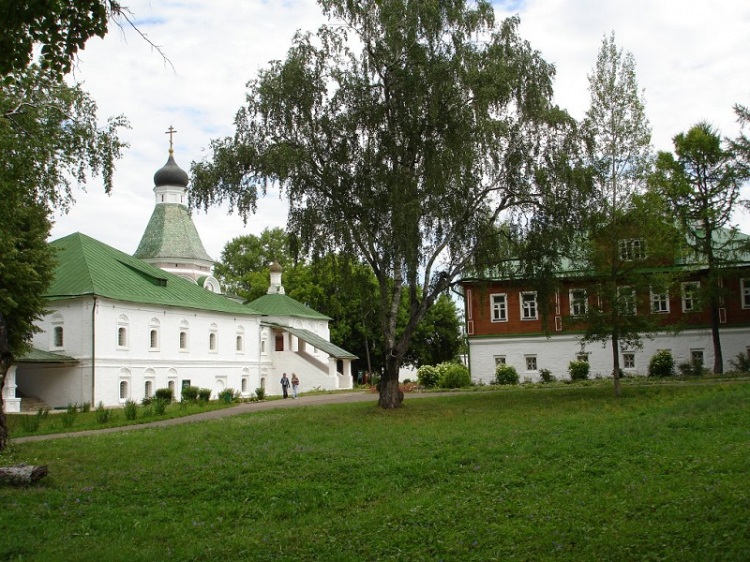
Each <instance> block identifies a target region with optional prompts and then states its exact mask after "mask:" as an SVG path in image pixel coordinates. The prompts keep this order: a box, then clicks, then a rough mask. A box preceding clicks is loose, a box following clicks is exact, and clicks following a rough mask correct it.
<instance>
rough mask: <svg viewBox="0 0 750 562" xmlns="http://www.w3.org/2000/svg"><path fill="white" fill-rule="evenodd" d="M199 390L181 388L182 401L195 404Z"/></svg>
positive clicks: (193, 387)
mask: <svg viewBox="0 0 750 562" xmlns="http://www.w3.org/2000/svg"><path fill="white" fill-rule="evenodd" d="M199 391H200V389H199V388H198V387H197V386H185V387H183V388H182V401H183V402H185V401H188V402H195V401H196V400H198V392H199Z"/></svg>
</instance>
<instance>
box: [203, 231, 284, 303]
mask: <svg viewBox="0 0 750 562" xmlns="http://www.w3.org/2000/svg"><path fill="white" fill-rule="evenodd" d="M273 262H276V263H278V264H279V265H281V267H282V268H284V269H287V268H289V267H290V266H291V265H292V263H293V262H292V257H291V251H290V243H289V237H288V235H287V233H286V232H285V231H284V229H282V228H272V229H268V228H266V229H265V230H263V232H261V233H260V236H255V235H254V234H246V235H244V236H238V237H237V238H234V239H233V240H231V241H229V242H228V243H227V245H226V246H224V250H223V251H222V253H221V261H220V262H219V263H217V264H216V265H215V266H214V275H216V278H217V279H218V280H219V282H220V283H221V284H222V285H223V286H224V288H225V290H226V291H227V292H229V293H234V294H236V295H238V296H241V297H243V298H244V299H246V300H254V299H257V298H258V297H260V296H262V295H264V294H265V293H266V291H267V290H268V279H269V272H270V265H271V264H272V263H273Z"/></svg>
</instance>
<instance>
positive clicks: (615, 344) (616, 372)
mask: <svg viewBox="0 0 750 562" xmlns="http://www.w3.org/2000/svg"><path fill="white" fill-rule="evenodd" d="M612 380H613V381H614V386H615V398H619V397H620V338H619V336H618V334H617V332H613V333H612Z"/></svg>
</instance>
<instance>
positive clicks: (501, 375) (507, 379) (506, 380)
mask: <svg viewBox="0 0 750 562" xmlns="http://www.w3.org/2000/svg"><path fill="white" fill-rule="evenodd" d="M519 380H521V379H520V377H519V376H518V371H516V368H515V367H513V366H512V365H506V364H504V363H503V364H500V365H498V366H497V367H495V384H518V381H519Z"/></svg>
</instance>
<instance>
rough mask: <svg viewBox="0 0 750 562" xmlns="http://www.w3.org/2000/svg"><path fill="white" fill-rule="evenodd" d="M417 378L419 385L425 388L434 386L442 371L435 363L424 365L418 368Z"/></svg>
mask: <svg viewBox="0 0 750 562" xmlns="http://www.w3.org/2000/svg"><path fill="white" fill-rule="evenodd" d="M417 380H418V381H419V385H420V386H423V387H425V388H434V387H436V386H437V385H438V381H439V380H440V372H439V371H438V368H437V367H435V366H433V365H422V366H421V367H420V368H419V369H417Z"/></svg>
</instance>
